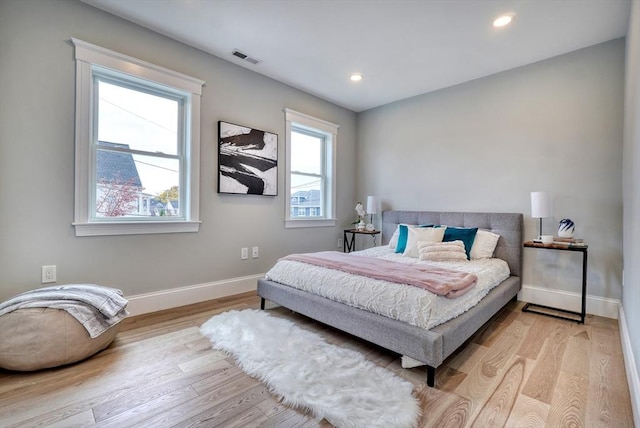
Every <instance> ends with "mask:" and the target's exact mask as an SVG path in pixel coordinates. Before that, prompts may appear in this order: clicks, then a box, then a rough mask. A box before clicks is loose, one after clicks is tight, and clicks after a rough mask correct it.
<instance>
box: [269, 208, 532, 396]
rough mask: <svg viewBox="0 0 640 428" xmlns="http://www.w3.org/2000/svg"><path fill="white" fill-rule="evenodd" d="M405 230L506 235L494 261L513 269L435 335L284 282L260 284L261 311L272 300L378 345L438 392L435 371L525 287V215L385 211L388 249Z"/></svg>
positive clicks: (501, 238)
mask: <svg viewBox="0 0 640 428" xmlns="http://www.w3.org/2000/svg"><path fill="white" fill-rule="evenodd" d="M399 224H412V225H424V224H435V225H447V226H455V227H464V228H474V227H477V228H478V229H479V230H486V231H490V232H493V233H495V234H498V235H500V238H499V240H498V242H497V245H496V247H495V251H494V257H495V258H498V259H502V260H504V261H505V262H506V264H507V265H508V268H509V273H508V274H507V275H508V276H507V277H506V279H504V280H503V281H502V282H500V283H499V284H498V285H497V286H494V287H493V288H491V289H490V291H488V293H487V294H486V295H485V296H484V297H483V298H482V299H481V300H480V301H479V302H478V303H477V304H475V306H473V307H471V308H470V309H468V310H467V311H466V312H464V313H462V314H460V315H458V316H457V317H455V318H453V319H450V320H448V321H446V322H444V323H442V324H439V325H437V326H435V327H432V328H430V329H425V328H422V327H418V326H416V325H411V324H409V323H407V322H403V321H399V320H396V319H391V318H389V317H386V316H383V315H379V314H376V313H372V312H369V311H367V310H364V309H360V308H357V307H354V306H351V305H349V304H345V303H339V302H336V301H333V300H330V299H328V298H325V297H321V296H319V295H316V294H312V293H310V292H307V291H304V290H300V289H297V288H293V287H291V286H289V285H285V284H282V283H279V282H275V281H271V280H267V279H260V280H258V295H259V296H260V297H261V309H264V308H265V301H266V300H269V301H272V302H274V303H277V304H279V305H281V306H284V307H286V308H289V309H291V310H293V311H295V312H298V313H300V314H302V315H305V316H307V317H309V318H312V319H314V320H317V321H320V322H322V323H324V324H327V325H330V326H332V327H335V328H337V329H339V330H342V331H344V332H347V333H349V334H352V335H354V336H357V337H359V338H362V339H364V340H367V341H369V342H372V343H374V344H376V345H379V346H381V347H383V348H386V349H389V350H391V351H393V352H396V353H398V354H400V355H403V356H407V357H410V358H411V359H414V360H417V361H419V362H422V363H424V364H425V365H426V366H427V384H428V385H429V386H431V387H433V386H435V370H436V368H437V367H438V366H440V365H441V364H442V363H443V362H444V360H445V359H446V358H447V357H448V356H449V355H451V354H452V353H453V352H454V351H455V350H456V349H458V347H460V346H461V345H462V344H463V343H464V342H465V341H466V340H467V339H468V338H469V337H471V336H472V335H473V334H474V333H475V332H476V331H477V330H478V329H479V328H480V327H482V326H483V325H484V324H485V323H486V322H487V321H488V320H489V319H490V318H491V317H492V316H493V315H495V314H496V313H497V312H499V311H500V309H502V308H503V307H504V305H506V304H507V303H508V302H509V301H510V300H512V299H515V298H516V296H517V293H518V291H519V290H520V287H521V260H522V227H523V226H522V224H523V217H522V214H519V213H471V212H466V213H465V212H432V211H384V212H383V213H382V238H383V239H382V244H383V245H388V243H389V240H390V239H391V237H392V235H393V234H394V231H395V230H396V229H397V227H398V225H399Z"/></svg>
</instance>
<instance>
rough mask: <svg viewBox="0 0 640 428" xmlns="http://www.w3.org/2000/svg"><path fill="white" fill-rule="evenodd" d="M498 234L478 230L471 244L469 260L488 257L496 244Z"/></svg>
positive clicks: (498, 237)
mask: <svg viewBox="0 0 640 428" xmlns="http://www.w3.org/2000/svg"><path fill="white" fill-rule="evenodd" d="M499 239H500V235H498V234H496V233H493V232H489V231H488V230H478V233H476V239H475V240H474V241H473V245H472V246H471V252H470V255H471V260H478V259H490V258H491V257H493V252H494V250H495V249H496V245H498V240H499Z"/></svg>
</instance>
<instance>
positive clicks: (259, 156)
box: [218, 121, 278, 196]
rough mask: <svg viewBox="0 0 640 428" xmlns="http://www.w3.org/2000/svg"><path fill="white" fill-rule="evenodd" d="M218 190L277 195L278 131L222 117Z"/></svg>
mask: <svg viewBox="0 0 640 428" xmlns="http://www.w3.org/2000/svg"><path fill="white" fill-rule="evenodd" d="M218 193H233V194H241V195H265V196H276V195H277V194H278V134H273V133H271V132H265V131H260V130H259V129H253V128H249V127H247V126H240V125H234V124H233V123H228V122H223V121H219V122H218Z"/></svg>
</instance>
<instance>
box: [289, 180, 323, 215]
mask: <svg viewBox="0 0 640 428" xmlns="http://www.w3.org/2000/svg"><path fill="white" fill-rule="evenodd" d="M321 196H322V179H321V178H320V177H310V176H306V175H300V174H291V217H292V218H294V217H310V216H320V215H322V212H323V209H322V198H321Z"/></svg>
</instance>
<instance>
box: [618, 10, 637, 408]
mask: <svg viewBox="0 0 640 428" xmlns="http://www.w3.org/2000/svg"><path fill="white" fill-rule="evenodd" d="M638 76H640V1H639V0H634V1H633V3H632V6H631V18H630V20H629V30H628V33H627V68H626V82H625V83H626V85H625V87H626V91H625V123H624V169H623V174H624V183H623V188H624V232H625V234H624V288H623V290H622V306H623V309H624V314H625V318H626V324H627V328H628V329H629V341H630V342H631V349H632V351H633V355H634V356H635V363H636V374H637V373H640V310H638V309H639V308H640V77H638ZM635 398H636V400H638V399H640V397H638V396H636V397H635ZM637 412H640V409H638V408H636V417H637V416H638V413H637ZM636 420H637V419H636Z"/></svg>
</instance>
